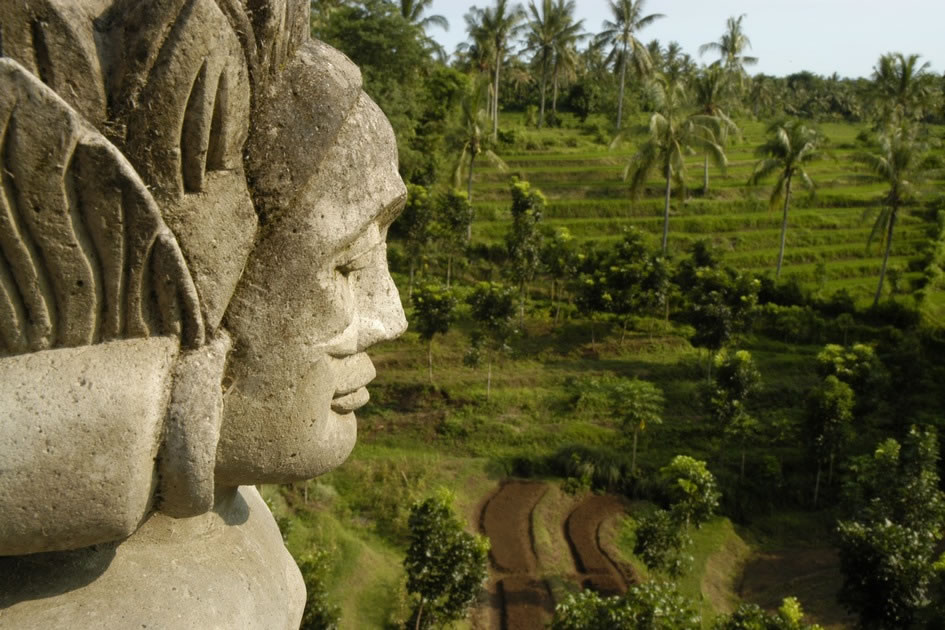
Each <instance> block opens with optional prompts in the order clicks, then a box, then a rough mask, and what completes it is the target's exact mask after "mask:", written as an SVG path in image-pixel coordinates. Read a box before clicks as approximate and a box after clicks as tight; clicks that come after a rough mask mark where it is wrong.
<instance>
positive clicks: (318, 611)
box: [299, 551, 341, 630]
mask: <svg viewBox="0 0 945 630" xmlns="http://www.w3.org/2000/svg"><path fill="white" fill-rule="evenodd" d="M299 570H300V571H301V573H302V580H303V581H304V582H305V612H304V613H302V623H301V625H300V626H299V630H337V628H338V624H339V622H340V621H341V607H340V606H338V605H337V604H335V603H333V602H332V600H331V598H330V597H329V596H328V588H327V584H326V582H327V577H328V572H329V564H328V552H326V551H315V552H313V553H307V554H305V555H304V556H302V557H301V558H299Z"/></svg>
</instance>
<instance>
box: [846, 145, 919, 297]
mask: <svg viewBox="0 0 945 630" xmlns="http://www.w3.org/2000/svg"><path fill="white" fill-rule="evenodd" d="M924 149H925V147H924V145H922V144H921V143H920V142H919V141H918V140H917V139H916V137H915V133H914V132H913V131H912V130H911V129H910V128H908V127H900V128H897V129H896V130H894V131H892V132H889V133H886V134H884V135H883V136H882V137H881V138H880V143H879V151H878V152H877V153H865V154H860V155H857V156H855V159H856V160H857V161H858V162H860V163H862V164H864V165H866V167H867V168H868V169H869V170H870V171H871V172H872V173H873V175H875V176H876V177H877V178H878V179H880V180H882V181H883V182H884V183H885V184H886V185H887V186H888V187H889V190H887V192H886V194H885V195H884V196H883V207H882V208H881V209H880V211H879V215H878V216H877V217H876V221H875V222H874V223H873V229H872V230H871V231H870V235H869V238H868V239H867V241H866V246H867V247H869V246H870V244H872V242H873V239H874V238H876V236H877V235H879V238H880V244H884V245H885V249H884V251H883V264H882V267H880V270H879V285H878V286H877V287H876V295H875V297H874V298H873V306H876V305H877V304H878V303H879V298H880V296H881V295H882V292H883V279H884V278H885V277H886V267H887V265H888V264H889V252H890V250H891V249H892V240H893V230H894V229H895V227H896V220H897V219H898V218H899V210H900V209H901V208H902V207H903V205H905V204H906V203H908V202H909V201H910V200H911V199H912V198H914V197H915V196H916V195H917V189H916V180H917V179H918V178H920V177H921V175H922V160H921V158H922V155H923V153H924Z"/></svg>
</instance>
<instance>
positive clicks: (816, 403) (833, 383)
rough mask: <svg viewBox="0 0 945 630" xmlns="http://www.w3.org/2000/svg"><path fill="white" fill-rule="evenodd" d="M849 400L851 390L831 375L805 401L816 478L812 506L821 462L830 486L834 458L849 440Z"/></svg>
mask: <svg viewBox="0 0 945 630" xmlns="http://www.w3.org/2000/svg"><path fill="white" fill-rule="evenodd" d="M853 399H854V397H853V389H852V388H851V387H850V386H849V385H847V384H846V383H844V382H843V381H841V380H839V379H838V378H837V377H836V376H834V375H832V374H831V375H829V376H827V377H826V378H825V379H824V382H823V383H821V384H820V386H818V387H816V388H815V389H814V390H812V391H811V393H810V395H809V396H808V398H807V429H808V435H809V436H810V438H811V444H812V447H813V451H814V454H815V457H816V459H817V475H816V477H815V479H814V506H815V507H816V506H817V495H818V493H819V491H820V472H821V466H822V465H823V461H824V459H827V462H828V467H827V485H831V483H832V481H833V463H834V458H835V457H836V454H837V451H838V450H839V449H841V448H843V446H844V444H846V442H847V441H848V440H849V438H850V435H849V434H850V424H851V423H852V422H853Z"/></svg>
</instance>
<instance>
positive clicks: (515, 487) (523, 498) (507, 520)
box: [481, 481, 547, 573]
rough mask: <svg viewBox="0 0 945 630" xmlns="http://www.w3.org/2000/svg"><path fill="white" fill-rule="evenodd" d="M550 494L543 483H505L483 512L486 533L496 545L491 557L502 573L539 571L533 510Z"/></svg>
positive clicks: (493, 547)
mask: <svg viewBox="0 0 945 630" xmlns="http://www.w3.org/2000/svg"><path fill="white" fill-rule="evenodd" d="M546 491H547V487H546V486H545V485H544V484H540V483H526V482H521V481H511V482H509V483H506V484H504V485H503V486H502V487H501V488H500V489H499V491H498V492H497V493H496V494H495V495H493V497H492V498H491V499H490V500H489V502H488V503H486V507H485V509H483V511H482V522H481V525H482V531H483V532H484V533H485V534H486V536H488V537H489V540H490V541H491V542H492V549H491V551H490V552H489V556H490V558H491V559H492V564H493V566H494V567H495V569H496V570H497V571H500V572H502V573H533V572H534V571H535V570H536V569H537V565H538V562H537V559H536V557H535V547H534V544H533V542H532V510H534V509H535V505H536V504H537V503H538V501H539V499H541V497H542V495H543V494H544V493H545V492H546Z"/></svg>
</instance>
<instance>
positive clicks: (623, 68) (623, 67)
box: [617, 42, 627, 131]
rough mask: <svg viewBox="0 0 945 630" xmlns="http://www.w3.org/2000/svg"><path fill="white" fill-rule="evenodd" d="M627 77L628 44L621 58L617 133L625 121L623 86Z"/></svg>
mask: <svg viewBox="0 0 945 630" xmlns="http://www.w3.org/2000/svg"><path fill="white" fill-rule="evenodd" d="M626 76H627V43H626V42H624V44H623V55H622V56H621V57H620V95H619V96H618V97H617V131H620V124H621V122H622V121H623V86H624V81H625V79H626Z"/></svg>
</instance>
